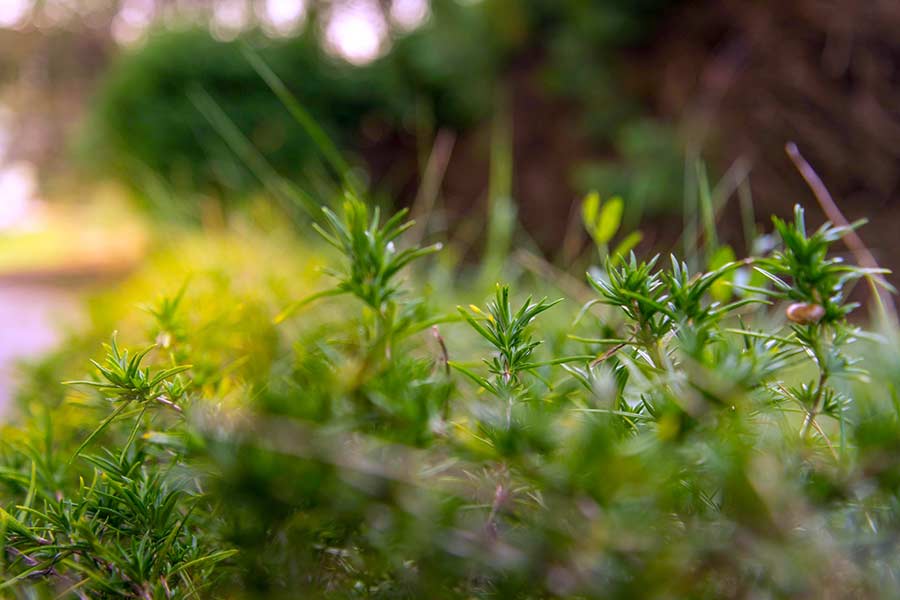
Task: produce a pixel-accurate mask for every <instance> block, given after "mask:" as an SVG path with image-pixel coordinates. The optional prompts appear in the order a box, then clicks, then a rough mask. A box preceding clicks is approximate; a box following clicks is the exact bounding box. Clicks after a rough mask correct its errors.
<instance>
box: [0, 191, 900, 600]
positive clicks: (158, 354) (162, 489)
mask: <svg viewBox="0 0 900 600" xmlns="http://www.w3.org/2000/svg"><path fill="white" fill-rule="evenodd" d="M594 202H595V203H596V201H594ZM601 208H602V207H601ZM596 209H597V206H593V208H590V209H589V210H587V211H586V213H592V212H594V211H596ZM317 221H318V224H317V226H316V227H317V228H318V229H319V231H320V233H321V235H322V237H323V238H324V240H325V241H326V242H327V244H328V246H329V247H331V249H332V251H333V253H334V256H333V258H331V259H329V262H330V263H331V264H332V268H331V269H329V270H328V271H327V273H328V274H329V276H330V279H331V281H332V283H333V287H319V288H310V287H309V283H307V282H309V281H315V280H314V279H313V278H312V277H311V275H310V274H309V273H307V272H306V270H307V269H308V268H309V267H308V264H309V263H308V261H309V259H308V258H304V256H308V253H307V252H305V251H304V250H303V249H302V248H301V247H299V246H297V245H295V244H293V243H292V242H290V240H289V239H288V238H280V237H279V234H278V233H277V231H269V232H267V233H266V234H264V235H261V236H258V237H248V236H250V234H248V233H240V234H236V236H237V239H241V238H243V241H244V243H245V244H244V250H243V251H242V250H241V249H240V247H237V249H236V247H235V246H234V245H233V244H232V243H231V242H233V238H225V239H223V240H220V241H217V242H204V243H202V244H200V246H199V247H198V246H196V245H195V244H192V243H187V242H175V246H174V247H173V249H172V250H170V251H169V254H168V260H169V261H171V260H174V259H176V258H180V260H181V261H183V262H181V263H179V264H181V265H187V266H188V267H189V266H190V265H191V263H192V262H194V261H198V263H199V264H197V265H195V268H194V269H193V270H194V271H195V273H194V276H193V277H192V278H191V280H190V282H189V283H188V284H187V285H186V286H181V281H182V280H183V273H175V274H173V273H172V269H171V268H170V267H165V266H164V265H165V264H166V262H165V261H163V262H159V261H158V262H157V263H155V265H152V266H151V267H149V268H148V270H147V271H146V272H145V273H143V274H142V275H141V276H140V277H138V278H137V279H136V280H135V281H134V282H133V283H131V284H129V285H128V286H125V287H124V288H123V289H122V290H121V291H119V292H117V294H119V295H118V296H116V295H114V296H112V299H111V300H108V301H107V302H109V303H108V304H103V305H100V306H101V308H100V309H98V311H97V312H96V315H95V319H96V322H97V326H96V327H95V331H94V332H93V333H92V334H91V335H90V336H88V338H90V337H92V336H97V335H100V334H102V335H108V333H109V331H110V330H111V329H112V328H113V327H114V325H113V323H118V325H117V327H118V328H119V333H118V335H116V334H113V337H112V339H111V340H110V341H109V342H108V344H107V345H106V347H105V350H103V351H102V352H100V354H99V355H98V356H97V357H96V359H97V362H95V363H94V365H93V368H90V367H89V365H87V364H86V362H87V361H86V358H87V356H88V355H89V353H88V352H87V351H86V350H85V348H86V346H87V345H88V344H89V339H88V338H85V339H81V340H78V339H73V340H72V341H71V343H70V344H69V345H67V346H64V347H63V348H61V350H60V351H59V353H58V354H57V355H55V356H54V357H51V358H49V359H47V361H45V362H44V363H43V364H42V365H39V366H38V367H36V368H35V369H34V370H33V372H32V376H31V378H30V380H29V383H28V385H26V386H25V388H24V389H23V391H22V393H21V402H20V410H21V414H20V417H19V421H18V424H16V425H14V426H9V427H7V428H6V429H5V430H4V434H3V438H2V440H3V441H2V456H0V458H2V462H0V484H2V487H0V501H2V508H3V510H2V512H0V530H2V538H0V539H2V540H3V547H2V548H3V550H2V556H0V560H2V563H0V564H2V567H0V568H2V572H3V574H4V577H5V582H4V583H3V584H0V585H2V588H3V591H4V593H7V594H11V595H12V596H13V597H21V598H26V597H52V596H54V595H55V594H61V595H62V596H67V595H68V596H80V597H86V598H87V597H89V598H107V597H108V598H112V597H135V598H166V597H177V598H181V597H195V596H198V595H199V596H201V597H247V598H253V597H259V598H297V597H303V598H315V597H347V598H353V597H369V598H431V597H441V598H473V597H477V598H494V597H496V598H546V597H556V596H558V597H573V598H576V597H577V598H632V597H646V598H721V597H734V598H746V597H823V598H825V597H828V598H842V597H853V598H860V597H890V596H891V595H892V589H893V588H892V584H893V581H894V580H895V578H896V576H897V572H896V569H897V556H898V554H897V551H898V549H897V543H896V540H897V539H898V537H897V534H898V533H900V515H898V502H897V497H898V496H897V494H898V491H900V489H898V486H900V477H898V470H897V466H896V460H895V459H894V457H895V456H896V452H897V450H898V448H897V440H898V439H900V409H898V403H897V399H896V384H897V383H898V379H900V363H898V359H900V353H898V352H897V345H896V341H895V339H894V337H893V332H892V331H891V330H890V329H887V328H886V329H885V331H884V332H882V334H873V333H868V332H865V331H864V330H862V329H860V328H859V327H857V326H855V325H852V324H850V323H848V321H847V315H848V313H850V312H851V311H852V310H853V308H854V305H853V304H851V303H848V301H847V293H848V291H849V288H850V287H851V286H853V285H854V283H856V282H858V281H860V280H861V279H863V278H865V277H877V274H873V273H869V272H866V271H864V270H862V269H859V268H856V267H853V266H850V265H847V264H845V263H844V262H842V261H841V260H839V259H836V258H830V256H831V254H830V251H831V250H833V245H834V244H835V243H836V242H837V241H838V240H839V239H840V238H841V236H842V235H844V234H845V233H846V232H847V230H846V228H836V227H832V226H830V225H825V226H823V227H821V228H819V229H817V230H815V231H813V230H811V229H807V227H806V225H805V223H804V217H803V212H802V211H801V210H800V209H799V208H798V209H797V212H796V215H795V219H794V220H793V221H791V222H783V221H780V220H776V221H775V229H774V236H775V237H776V238H777V240H778V243H777V247H776V249H775V250H773V251H772V252H771V253H769V254H767V255H765V256H754V257H748V258H746V259H743V260H737V261H731V262H727V263H725V264H722V265H720V266H718V268H715V269H713V270H709V271H704V270H698V269H697V266H698V265H689V264H687V263H686V262H682V261H680V260H678V259H675V258H672V259H671V261H670V260H669V259H656V258H654V259H652V260H650V261H646V262H645V261H642V260H638V259H637V258H636V257H634V256H631V257H629V258H624V257H622V256H621V255H618V256H611V257H608V258H607V259H606V260H605V261H604V264H603V265H602V266H600V267H596V268H592V269H591V271H590V273H589V274H588V278H587V282H588V284H589V286H584V287H576V288H574V289H572V288H571V286H570V288H569V289H572V292H571V295H572V296H577V297H578V300H577V302H573V301H572V300H567V301H560V300H557V299H556V298H557V297H558V295H559V293H558V292H557V291H555V290H554V288H553V282H550V281H546V280H543V281H542V280H531V279H529V278H528V277H522V278H521V279H520V281H519V283H518V284H517V285H516V287H515V288H513V289H510V287H508V286H505V285H500V286H497V288H496V290H494V291H493V293H490V294H489V296H490V299H489V300H488V301H487V303H486V304H485V303H483V302H482V295H483V294H484V291H483V290H477V289H471V290H469V291H466V292H465V296H466V297H465V298H463V297H457V295H458V294H461V292H459V291H457V290H459V289H465V286H460V285H453V284H452V283H450V282H451V281H452V277H450V276H449V275H448V272H447V270H448V268H449V267H448V265H447V264H446V263H443V262H441V261H442V260H444V259H442V258H441V255H442V254H443V253H442V252H440V251H439V250H440V249H439V247H438V246H429V247H424V248H419V247H417V246H415V245H414V244H411V243H410V242H409V240H407V239H406V237H405V236H404V235H403V234H404V232H405V231H407V230H408V228H409V226H410V225H409V223H407V222H405V220H404V215H403V214H402V213H400V214H398V215H396V216H394V217H393V218H390V219H381V218H379V215H378V212H377V211H375V212H374V214H373V211H371V210H370V209H369V208H367V207H366V205H365V204H363V203H362V202H361V201H359V200H358V199H356V198H354V197H352V196H348V197H347V198H346V199H345V200H344V201H343V203H342V205H341V206H340V207H339V208H338V209H336V210H334V211H332V210H331V209H323V211H322V214H321V215H320V217H319V218H318V219H317ZM590 221H592V222H593V219H590ZM595 233H596V235H597V236H600V233H602V232H595ZM285 248H289V249H291V250H292V252H285V251H284V249H285ZM248 249H249V250H248ZM279 249H281V250H280V251H279ZM707 250H710V251H712V250H713V248H712V247H710V248H708V249H707ZM710 254H714V253H712V252H710ZM423 262H428V263H429V268H428V269H427V270H425V269H419V270H415V271H413V273H414V276H413V277H411V278H410V280H409V281H407V282H404V281H402V277H403V273H406V272H407V271H409V270H410V268H411V267H412V268H413V269H415V268H416V267H415V265H416V264H420V263H423ZM692 262H699V257H692ZM420 266H421V265H420ZM178 268H179V269H182V270H183V269H185V268H186V267H185V266H180V267H178ZM742 282H744V283H743V284H742ZM747 282H750V284H752V285H748V284H747ZM303 288H306V289H305V290H304V291H302V292H301V289H303ZM154 289H155V290H159V291H164V292H166V293H165V294H164V295H163V296H162V297H161V298H160V299H159V300H158V301H156V302H153V303H152V304H150V305H149V306H148V307H147V308H148V310H147V311H146V312H144V313H142V314H143V316H142V317H135V313H134V312H133V311H129V310H126V308H125V306H126V305H125V304H123V298H133V297H134V295H138V296H141V295H145V294H146V295H149V291H148V290H154ZM524 289H530V290H533V291H534V292H535V293H536V294H538V295H542V294H543V293H545V292H546V293H552V294H553V296H551V298H553V299H552V300H546V299H540V300H536V299H534V297H532V296H529V297H527V298H522V296H523V295H524V294H519V293H518V292H519V291H520V290H524ZM123 295H124V296H123ZM288 297H293V298H295V299H296V298H299V300H296V301H295V302H294V303H289V302H288V300H287V298H288ZM472 299H474V300H475V303H474V304H471V305H469V302H470V301H471V300H472ZM573 299H574V298H573ZM457 302H459V303H460V304H462V305H463V306H461V307H460V308H458V309H457V310H451V309H450V307H451V306H453V305H454V304H456V303H457ZM582 304H583V305H582ZM104 307H106V308H104ZM147 344H153V345H150V346H148V345H147ZM862 357H867V360H866V361H865V362H861V361H860V359H861V358H862ZM86 369H87V373H88V374H87V376H86V377H85V378H83V380H82V381H75V382H71V385H70V386H67V387H66V388H65V390H67V391H64V388H62V387H60V385H59V384H58V381H59V380H60V379H63V378H71V377H73V376H75V377H77V376H78V373H83V372H85V370H86ZM869 372H871V373H872V374H873V375H874V378H871V375H869Z"/></svg>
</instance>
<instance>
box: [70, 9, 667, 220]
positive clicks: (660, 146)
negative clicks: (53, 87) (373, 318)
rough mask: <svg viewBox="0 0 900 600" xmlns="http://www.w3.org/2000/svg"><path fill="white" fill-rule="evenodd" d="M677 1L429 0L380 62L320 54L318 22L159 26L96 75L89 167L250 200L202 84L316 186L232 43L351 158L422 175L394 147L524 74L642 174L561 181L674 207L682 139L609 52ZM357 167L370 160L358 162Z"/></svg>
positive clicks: (254, 178) (288, 130)
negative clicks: (420, 22) (656, 116)
mask: <svg viewBox="0 0 900 600" xmlns="http://www.w3.org/2000/svg"><path fill="white" fill-rule="evenodd" d="M671 3H672V0H645V1H643V2H639V3H634V2H622V1H621V0H605V1H603V2H582V1H580V0H573V1H566V2H557V1H552V2H548V1H546V0H488V1H486V2H479V3H462V2H458V1H457V0H435V1H434V2H433V3H432V16H431V18H430V20H429V21H428V22H427V23H426V24H425V25H424V26H423V27H421V28H420V29H417V30H415V31H413V32H409V33H404V34H402V35H398V36H397V37H396V39H394V40H393V43H392V46H391V49H390V51H389V52H388V53H387V54H386V56H384V57H382V58H380V59H379V60H376V61H375V62H373V63H372V64H368V65H364V66H353V65H350V64H347V63H344V62H342V61H340V60H338V59H335V58H333V57H331V56H329V55H328V54H327V52H325V51H324V50H323V47H322V44H321V41H320V39H319V37H320V34H319V31H318V24H317V23H316V21H315V16H313V18H312V22H311V23H310V24H309V26H308V27H307V28H306V30H305V31H304V32H303V33H302V35H299V36H297V37H296V38H291V39H280V40H279V39H266V38H265V37H264V36H262V35H261V34H259V33H258V32H253V33H249V34H247V35H245V36H243V37H242V38H241V39H239V40H237V41H234V42H221V41H217V40H215V39H214V38H213V37H212V35H211V34H210V33H209V32H207V31H206V30H201V29H191V30H175V31H162V30H160V31H158V32H157V33H155V34H153V35H151V36H150V37H149V39H148V40H147V41H146V43H144V44H142V45H141V46H139V47H137V48H135V49H133V50H131V51H128V52H126V53H125V54H124V55H123V56H121V57H120V58H119V60H117V61H116V62H115V64H113V66H112V68H111V69H110V71H109V73H108V74H107V75H106V76H105V78H104V80H103V81H102V84H101V86H100V90H99V92H98V94H97V97H96V99H95V101H94V103H93V109H92V113H91V116H90V119H89V122H88V126H87V127H86V128H85V135H84V139H83V143H82V144H81V147H82V154H83V156H84V158H85V161H86V162H88V163H89V164H90V165H91V166H92V167H93V168H95V169H96V170H98V171H99V172H101V173H105V174H110V173H111V174H113V175H115V176H117V177H119V178H120V179H122V180H123V181H125V182H126V183H128V184H129V185H131V186H134V187H135V188H136V189H137V190H138V191H140V192H142V193H144V194H145V195H148V196H150V195H152V190H153V188H154V187H156V186H158V182H160V181H165V182H167V183H166V185H168V186H172V187H174V188H175V190H176V191H177V192H178V193H179V194H180V197H181V198H182V199H183V198H184V197H185V196H186V195H187V194H193V193H199V194H201V195H202V194H210V193H213V194H215V195H217V196H218V197H220V198H229V199H234V198H239V197H241V196H243V195H245V194H246V192H248V191H251V190H253V189H255V188H257V187H259V186H260V182H259V180H258V173H254V172H253V169H252V165H248V164H247V163H248V160H247V158H246V156H244V155H242V154H241V153H240V152H238V153H236V152H235V151H234V148H233V147H231V145H230V144H229V143H228V141H227V140H226V139H223V136H222V132H221V127H217V126H216V125H215V124H214V123H211V122H210V114H209V109H198V106H197V102H196V98H195V95H196V93H197V92H198V91H203V92H205V93H208V94H209V96H210V97H211V98H212V100H213V101H214V102H215V103H216V104H217V105H218V106H219V107H220V108H221V110H222V112H223V113H224V118H225V120H226V121H228V122H230V124H231V125H233V127H234V128H235V129H236V130H237V131H239V132H241V135H243V136H244V137H246V138H247V140H248V141H249V142H250V144H251V145H252V146H253V147H254V148H255V151H258V152H259V154H260V156H261V157H263V158H264V159H265V160H266V162H268V163H269V164H270V165H272V167H273V168H274V170H275V171H276V172H278V173H280V174H281V175H282V176H285V177H288V178H291V179H294V180H298V181H302V182H303V183H304V184H305V185H307V186H311V185H312V184H311V180H312V181H313V182H314V181H316V178H317V175H319V172H318V169H319V167H320V165H319V164H318V161H316V159H315V152H314V151H313V150H314V148H313V145H312V142H311V141H310V140H309V138H308V137H307V136H306V135H305V134H304V132H303V130H302V128H300V127H299V126H298V125H297V124H296V123H295V122H294V121H293V120H292V119H291V116H290V115H289V114H288V112H287V111H285V110H284V107H283V106H282V105H281V104H280V102H279V100H278V98H277V97H276V96H275V95H273V94H272V93H271V90H269V88H268V87H267V86H266V84H265V82H264V81H263V80H262V79H260V77H259V76H258V74H257V73H256V71H254V69H253V67H252V66H251V64H250V63H249V62H248V61H247V60H246V58H245V56H244V55H243V54H242V52H241V45H242V44H246V43H249V44H251V45H253V46H254V47H256V48H257V49H258V51H259V53H260V55H261V56H262V58H263V60H264V61H265V62H266V63H268V64H269V65H270V66H271V68H272V69H273V70H274V71H275V73H277V74H278V76H279V77H281V78H282V79H283V80H284V81H285V82H286V83H287V86H288V87H289V88H290V90H291V92H292V93H293V94H294V95H295V96H296V97H297V98H298V99H299V101H300V102H301V103H302V105H303V106H304V107H305V108H306V110H308V112H309V113H310V114H311V115H312V117H313V118H314V119H315V120H316V121H317V122H318V123H319V124H320V125H321V127H322V128H323V129H324V130H325V131H327V132H328V133H329V134H330V135H331V137H332V138H333V139H335V141H336V142H337V144H338V145H339V146H340V147H341V148H342V149H343V150H344V151H346V152H348V153H350V155H351V156H352V155H354V153H359V152H360V151H361V150H362V149H363V148H362V147H363V146H365V144H363V143H361V142H360V140H365V139H367V138H368V137H372V136H375V137H378V138H379V139H381V138H384V139H388V140H394V142H395V143H394V144H393V146H391V147H388V148H385V147H381V146H379V147H378V149H377V151H378V153H383V152H388V153H392V154H397V156H392V157H389V158H387V159H386V158H383V157H379V160H378V163H379V164H382V165H383V164H390V165H391V169H392V170H397V169H400V170H402V169H406V172H404V173H403V177H400V180H402V181H408V180H409V179H411V178H415V177H416V176H417V175H418V173H417V172H416V166H415V165H416V161H415V160H414V159H415V157H411V156H403V150H402V149H400V150H398V148H397V147H398V146H400V147H403V146H406V147H412V146H415V143H416V142H418V143H419V144H421V145H427V144H428V143H429V140H428V139H427V136H428V135H429V132H433V131H435V130H437V129H438V128H449V129H452V130H457V131H461V132H466V131H471V130H473V129H474V128H476V127H477V126H478V125H479V124H480V123H482V122H483V121H484V120H485V119H486V117H488V116H490V115H491V114H492V112H493V111H494V109H496V108H498V106H497V104H498V91H500V90H505V91H506V92H507V94H509V95H511V96H514V95H516V94H520V93H522V92H523V90H522V89H520V88H521V86H516V85H514V84H513V82H512V81H511V80H514V79H516V78H520V79H522V78H524V79H526V80H528V81H529V82H530V83H529V84H528V86H527V87H529V88H534V89H535V90H538V91H537V92H534V91H533V92H529V93H532V94H533V93H539V94H540V95H544V94H546V95H548V96H550V97H553V98H557V99H559V101H560V102H567V103H569V104H571V105H572V106H573V107H574V108H576V109H577V110H576V111H575V114H577V115H578V116H577V117H576V123H574V125H575V126H576V128H577V129H578V130H579V133H578V136H579V139H581V138H584V139H585V140H587V141H588V142H589V143H594V144H597V146H599V147H600V148H601V149H604V152H603V153H602V154H604V155H605V154H609V152H608V151H606V149H607V148H608V147H610V146H611V147H612V150H613V154H614V155H615V157H617V158H619V159H621V160H623V161H625V162H626V163H627V164H628V165H630V166H631V168H633V169H635V170H639V171H640V172H641V173H643V176H642V177H638V176H636V175H634V174H632V173H631V172H630V171H629V170H628V169H624V170H623V169H617V170H616V171H613V169H612V167H613V165H615V164H616V163H615V161H610V162H608V163H604V164H596V163H591V164H590V165H589V166H590V167H591V168H590V169H586V170H582V172H581V173H579V174H576V173H573V174H572V177H571V178H570V179H571V181H568V182H563V183H564V184H569V183H571V184H572V185H573V186H575V187H576V188H584V187H585V186H600V187H601V189H603V190H604V191H605V192H608V193H622V194H626V192H627V194H626V195H627V197H629V198H630V199H631V204H633V205H635V209H637V208H639V205H641V204H643V205H646V206H647V207H648V208H650V209H653V210H659V209H660V208H665V207H666V206H667V205H669V204H671V203H672V200H673V198H672V194H671V190H680V188H681V186H680V184H679V181H678V179H677V174H678V173H679V171H678V168H679V166H680V164H681V159H680V153H679V150H678V144H677V141H676V140H674V139H673V136H672V133H671V132H670V131H669V129H668V128H667V127H665V126H663V125H662V124H659V123H656V124H651V125H649V126H648V125H647V123H645V122H644V121H646V119H647V115H646V113H647V111H646V109H645V108H644V107H643V106H642V104H641V100H640V98H637V97H636V96H635V94H633V93H632V92H631V91H629V90H628V89H627V86H626V85H625V80H626V78H627V77H626V74H625V73H623V72H622V69H621V66H620V65H619V62H618V57H617V54H616V53H617V52H618V51H620V50H621V48H623V47H627V46H629V45H633V44H636V43H638V42H639V41H640V40H641V39H643V38H644V36H646V34H647V32H648V31H650V30H652V27H653V24H654V23H655V22H656V21H657V20H658V19H659V15H660V11H661V9H662V8H664V7H666V6H668V5H669V4H671ZM508 104H509V105H515V104H516V99H515V98H511V99H509V101H508ZM500 108H501V109H503V110H507V109H509V106H506V104H504V103H501V107H500ZM526 116H527V119H528V120H531V119H533V118H534V117H535V115H534V114H533V113H530V112H529V113H528V115H526ZM529 126H531V124H530V123H523V124H522V128H523V129H526V128H528V127H529ZM560 129H561V130H562V129H563V127H562V126H560ZM423 135H424V136H425V137H422V136H423ZM560 135H566V134H565V132H561V133H560ZM417 136H418V137H422V139H419V140H416V139H415V138H416V137H417ZM397 140H402V141H404V143H401V144H397V143H396V141H397ZM390 158H393V159H394V160H390ZM481 158H482V159H483V162H485V163H486V162H487V156H482V157H481ZM354 162H357V163H360V164H365V161H362V160H358V157H357V160H355V161H354ZM658 165H659V166H658ZM672 165H675V170H676V179H675V181H674V182H673V181H672V177H670V174H671V166H672ZM648 178H651V179H652V180H653V181H652V182H651V183H650V184H649V185H648V184H647V181H646V180H647V179H648ZM312 187H314V186H312ZM387 192H389V195H391V196H394V195H396V192H398V190H397V189H391V190H387Z"/></svg>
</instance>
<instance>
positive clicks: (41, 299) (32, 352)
mask: <svg viewBox="0 0 900 600" xmlns="http://www.w3.org/2000/svg"><path fill="white" fill-rule="evenodd" d="M78 314H79V302H78V294H77V292H76V291H74V290H72V289H70V288H63V287H59V286H53V285H46V284H45V285H42V284H37V283H19V282H2V281H0V415H2V414H5V413H7V412H8V410H9V402H10V400H11V398H12V392H13V389H14V384H15V366H16V363H17V362H18V361H20V360H23V359H29V358H35V357H37V356H40V355H41V354H42V353H44V352H47V351H48V350H51V349H53V347H54V346H55V345H56V344H58V343H59V341H60V337H61V334H62V332H64V331H65V330H66V328H67V325H70V324H73V323H74V322H75V321H76V320H77V317H78Z"/></svg>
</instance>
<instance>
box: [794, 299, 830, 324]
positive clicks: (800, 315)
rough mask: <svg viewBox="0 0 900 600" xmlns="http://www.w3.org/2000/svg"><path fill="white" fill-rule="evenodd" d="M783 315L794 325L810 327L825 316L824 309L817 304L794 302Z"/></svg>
mask: <svg viewBox="0 0 900 600" xmlns="http://www.w3.org/2000/svg"><path fill="white" fill-rule="evenodd" d="M784 314H785V315H787V318H788V319H789V320H790V321H793V322H794V323H799V324H801V325H812V324H813V323H818V322H819V321H821V320H822V317H824V316H825V309H824V308H822V307H821V306H819V305H818V304H810V303H809V302H795V303H794V304H791V305H790V306H788V307H787V309H785V311H784Z"/></svg>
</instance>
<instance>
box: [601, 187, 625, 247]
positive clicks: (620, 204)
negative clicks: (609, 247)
mask: <svg viewBox="0 0 900 600" xmlns="http://www.w3.org/2000/svg"><path fill="white" fill-rule="evenodd" d="M624 210H625V202H624V201H623V200H622V198H620V197H618V196H615V197H614V198H610V199H609V200H607V201H606V202H605V203H604V204H603V207H602V208H601V210H600V215H599V216H598V217H597V224H596V226H595V227H594V241H596V242H597V243H598V244H606V243H608V242H609V240H611V239H612V238H613V236H614V235H616V232H617V231H619V226H620V225H621V224H622V213H623V212H624Z"/></svg>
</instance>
